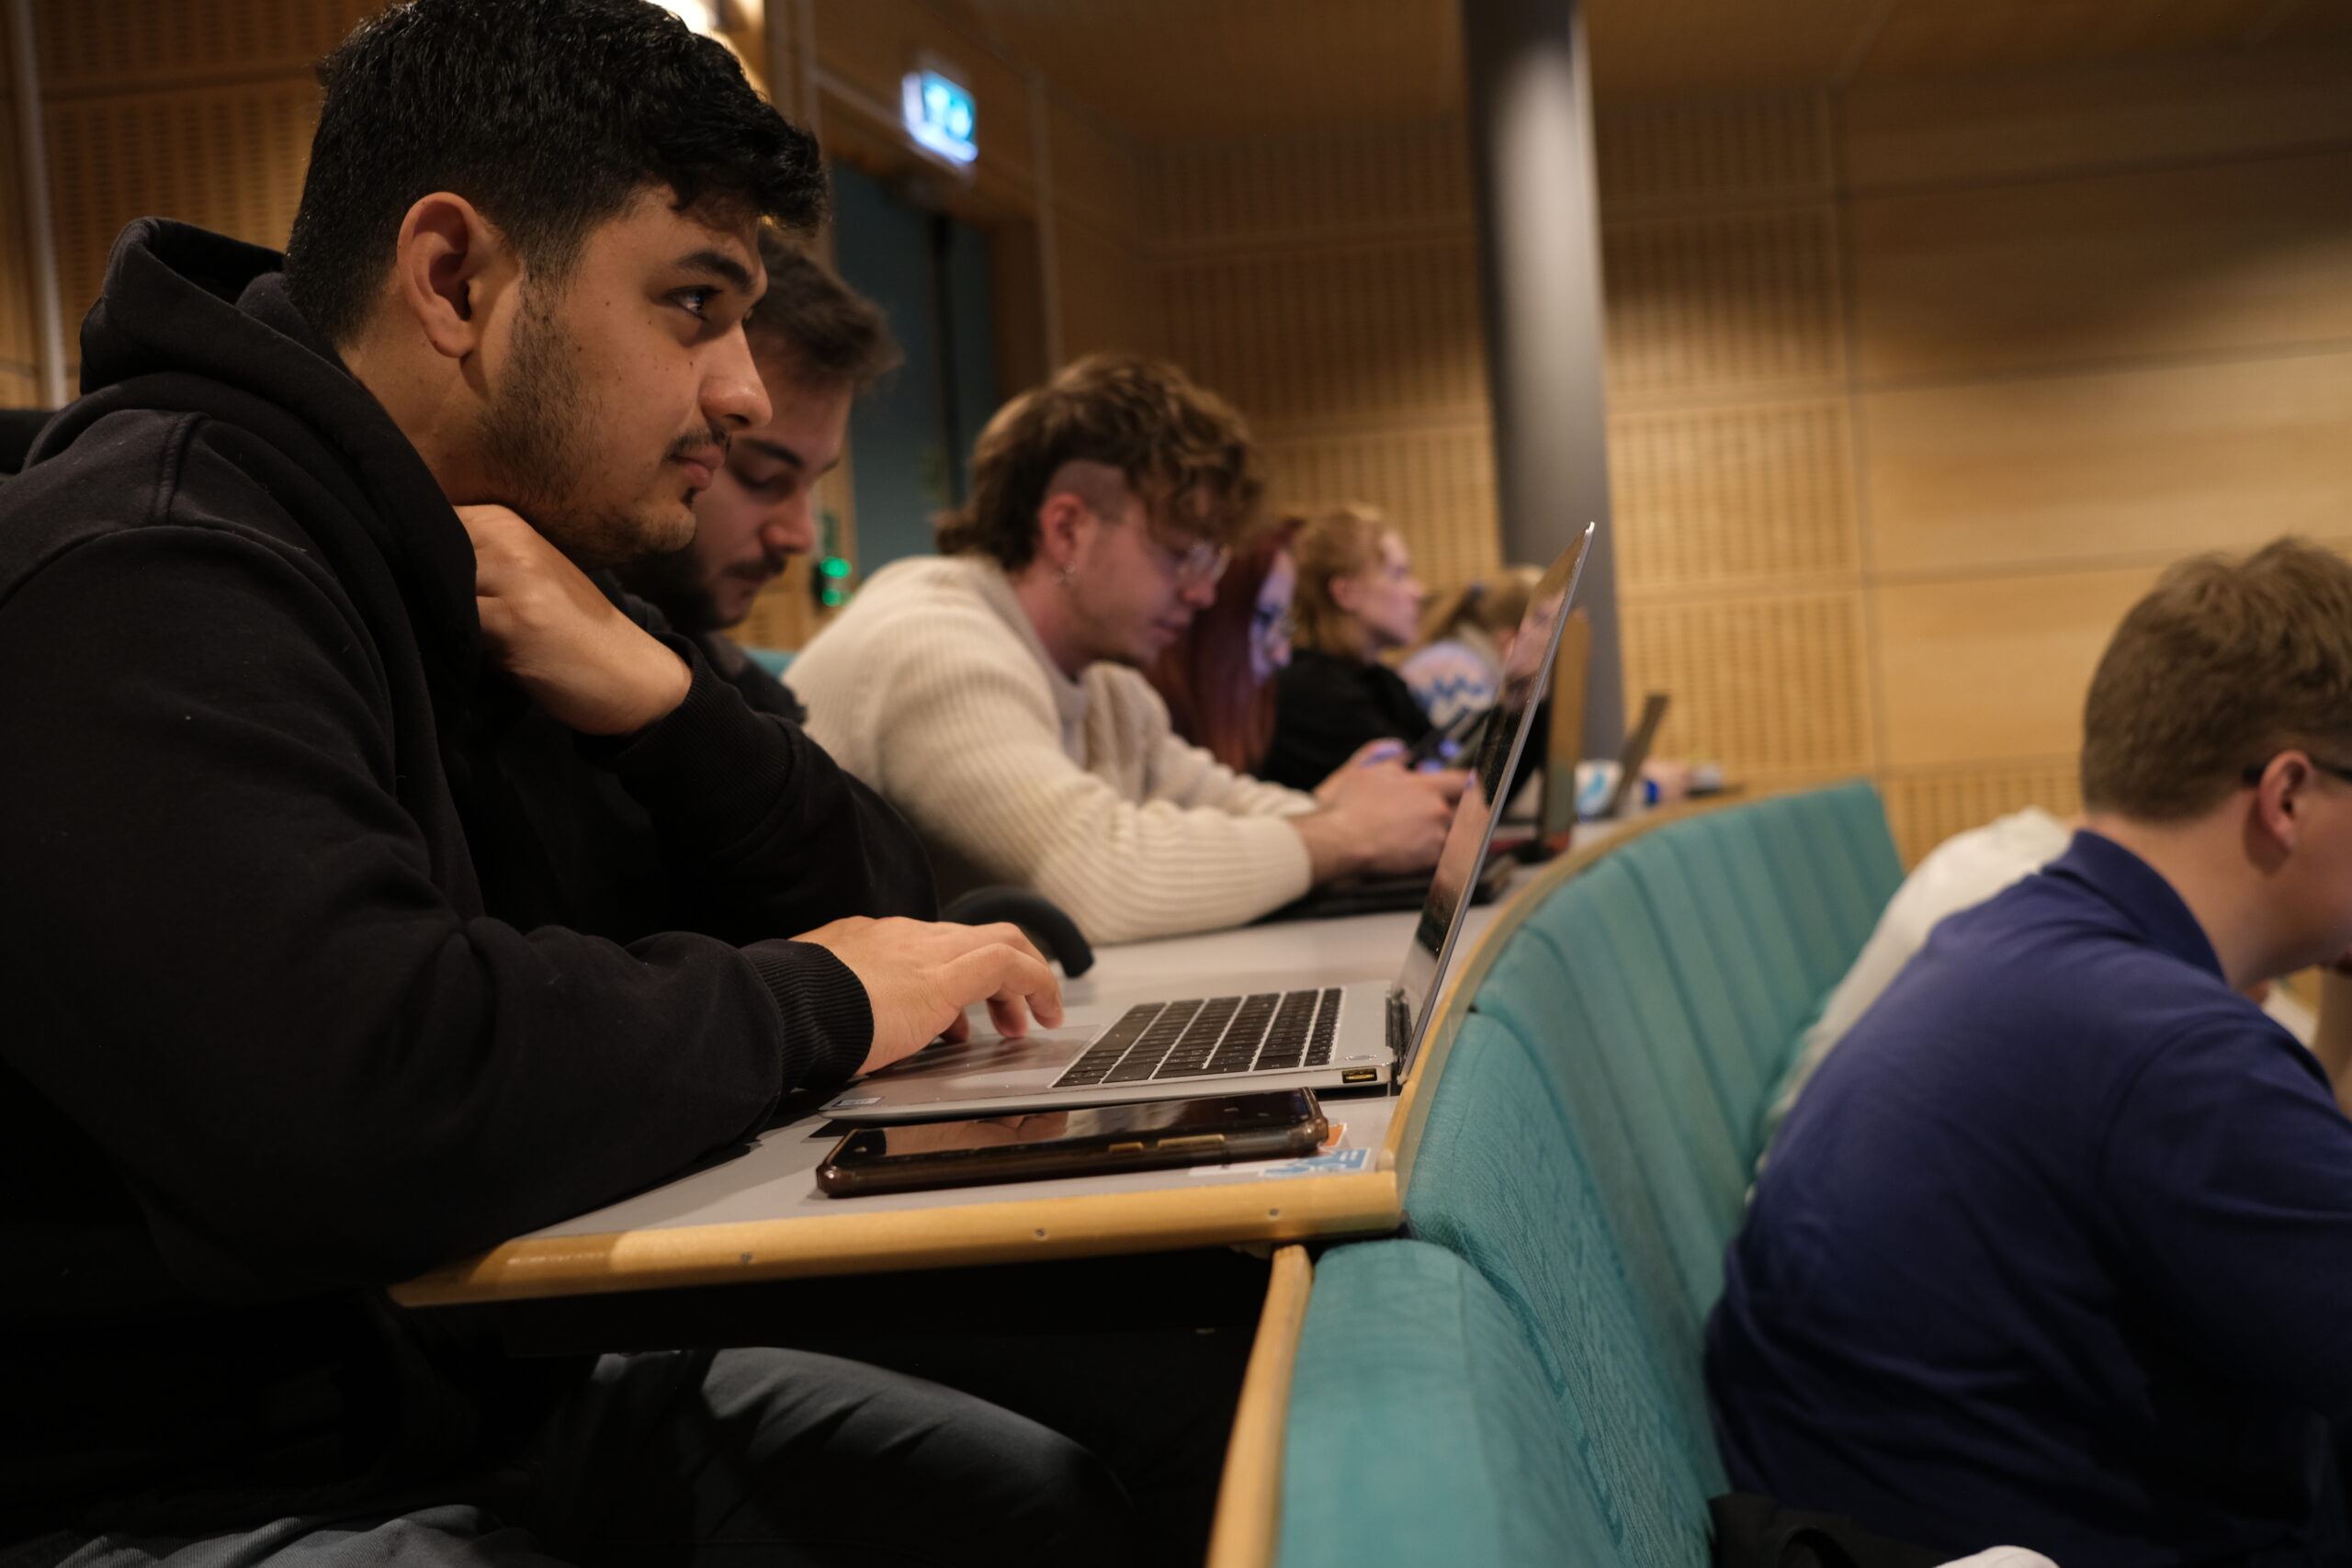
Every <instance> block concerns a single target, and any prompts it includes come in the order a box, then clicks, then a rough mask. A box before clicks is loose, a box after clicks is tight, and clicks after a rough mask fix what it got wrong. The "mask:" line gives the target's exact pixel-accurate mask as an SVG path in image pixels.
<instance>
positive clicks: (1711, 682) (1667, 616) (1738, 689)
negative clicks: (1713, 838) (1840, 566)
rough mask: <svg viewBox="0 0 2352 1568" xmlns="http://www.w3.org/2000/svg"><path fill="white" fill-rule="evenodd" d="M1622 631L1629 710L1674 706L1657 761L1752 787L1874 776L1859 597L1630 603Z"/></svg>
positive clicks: (1823, 595)
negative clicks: (1649, 697)
mask: <svg viewBox="0 0 2352 1568" xmlns="http://www.w3.org/2000/svg"><path fill="white" fill-rule="evenodd" d="M1620 626H1621V628H1622V633H1623V646H1624V656H1625V691H1626V694H1627V696H1628V698H1629V699H1630V701H1631V703H1633V704H1638V703H1639V701H1640V698H1641V694H1643V693H1644V692H1647V691H1660V692H1668V693H1671V694H1673V697H1674V706H1673V707H1672V708H1671V709H1670V710H1669V711H1668V717H1667V721H1666V724H1665V726H1664V728H1662V729H1661V730H1660V731H1659V735H1658V739H1657V753H1658V754H1659V755H1660V756H1668V757H1704V758H1714V759H1717V760H1720V761H1722V762H1723V764H1724V771H1725V772H1726V773H1728V774H1729V775H1730V776H1731V777H1733V778H1737V779H1747V780H1754V781H1770V780H1787V779H1795V778H1808V777H1828V776H1831V775H1834V774H1839V773H1863V772H1867V771H1868V770H1869V769H1870V767H1871V761H1872V759H1871V745H1870V728H1869V721H1868V713H1867V701H1866V689H1867V678H1866V675H1865V664H1866V661H1867V657H1868V656H1867V650H1866V648H1865V645H1864V642H1863V637H1862V596H1861V594H1860V592H1854V591H1850V590H1847V591H1839V592H1815V593H1788V594H1777V595H1771V596H1768V597H1757V598H1741V599H1720V600H1713V601H1710V602H1706V603H1696V604H1635V603H1631V602H1628V603H1626V604H1623V605H1622V606H1621V621H1620Z"/></svg>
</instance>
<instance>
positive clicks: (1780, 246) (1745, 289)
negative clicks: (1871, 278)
mask: <svg viewBox="0 0 2352 1568" xmlns="http://www.w3.org/2000/svg"><path fill="white" fill-rule="evenodd" d="M1602 258H1603V259H1602V268H1603V272H1604V274H1605V276H1606V278H1607V288H1608V297H1609V299H1608V304H1609V324H1608V332H1609V385H1610V390H1611V392H1612V393H1616V394H1623V395H1627V396H1642V395H1659V394H1676V393H1690V392H1698V391H1727V390H1734V389H1747V388H1762V387H1772V386H1787V385H1805V384H1818V383H1821V382H1824V381H1831V380H1836V379H1838V378H1842V376H1843V375H1844V373H1845V359H1844V356H1845V335H1844V325H1843V319H1842V318H1843V313H1842V310H1841V303H1840V294H1839V284H1838V225H1837V215H1836V212H1835V211H1834V209H1830V208H1826V207H1821V208H1797V209H1781V210H1770V211H1761V212H1741V213H1729V214H1724V215H1721V216H1710V217H1704V218H1691V219H1675V220H1658V221H1655V222H1652V221H1641V222H1629V223H1622V224H1612V225H1611V226H1610V227H1609V228H1608V230H1607V231H1606V233H1605V235H1604V238H1603V244H1602Z"/></svg>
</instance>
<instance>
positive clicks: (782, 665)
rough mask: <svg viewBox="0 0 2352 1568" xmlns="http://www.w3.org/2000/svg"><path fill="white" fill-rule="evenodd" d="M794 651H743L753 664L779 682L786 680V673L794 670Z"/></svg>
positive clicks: (777, 649)
mask: <svg viewBox="0 0 2352 1568" xmlns="http://www.w3.org/2000/svg"><path fill="white" fill-rule="evenodd" d="M792 651H793V650H792V649H788V648H747V649H744V650H743V652H744V655H745V656H746V657H747V658H749V659H750V660H751V661H752V663H754V664H756V665H758V666H759V667H760V668H761V669H763V670H764V671H767V672H768V673H769V674H771V675H773V676H775V678H776V679H777V680H779V681H780V680H782V679H784V672H785V671H786V670H789V669H791V668H792Z"/></svg>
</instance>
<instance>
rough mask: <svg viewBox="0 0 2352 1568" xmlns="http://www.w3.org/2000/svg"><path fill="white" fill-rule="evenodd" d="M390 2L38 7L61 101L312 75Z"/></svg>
mask: <svg viewBox="0 0 2352 1568" xmlns="http://www.w3.org/2000/svg"><path fill="white" fill-rule="evenodd" d="M383 8H384V0H35V3H34V6H33V25H34V28H35V29H36V33H37V35H38V37H39V38H40V55H41V90H42V92H43V94H44V95H45V96H47V97H48V98H49V99H50V100H51V102H55V101H57V100H59V99H62V98H68V97H73V96H78V95H81V94H84V93H104V94H121V93H126V92H131V91H136V90H141V89H144V88H150V87H154V86H158V85H164V84H189V83H195V82H201V81H206V80H212V79H218V78H220V77H224V76H250V75H252V74H254V73H257V72H273V71H275V72H285V73H291V74H295V75H302V76H307V75H308V74H309V73H310V70H311V63H312V62H314V61H316V60H317V59H318V58H319V57H320V56H321V55H322V54H324V53H326V52H327V51H329V50H331V49H333V48H334V46H335V45H336V44H338V43H340V42H342V41H343V39H344V35H345V34H346V33H348V32H349V31H350V30H351V29H352V28H354V27H356V25H358V23H359V22H360V21H361V20H362V19H364V18H366V17H370V16H373V15H374V14H375V13H377V12H378V11H380V10H382V9H383Z"/></svg>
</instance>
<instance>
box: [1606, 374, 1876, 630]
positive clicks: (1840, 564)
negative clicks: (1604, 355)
mask: <svg viewBox="0 0 2352 1568" xmlns="http://www.w3.org/2000/svg"><path fill="white" fill-rule="evenodd" d="M1609 474H1610V484H1611V491H1612V496H1611V499H1612V501H1613V502H1614V505H1615V508H1616V515H1617V547H1618V555H1617V581H1618V586H1619V588H1620V589H1621V590H1623V592H1627V593H1629V594H1638V593H1641V592H1656V591H1662V590H1663V591H1679V590H1690V589H1703V588H1721V587H1725V586H1731V585H1740V584H1752V583H1754V582H1756V581H1760V580H1769V579H1773V578H1792V577H1796V578H1803V577H1820V576H1824V575H1831V574H1851V573H1852V572H1854V571H1855V570H1857V569H1858V568H1859V566H1860V560H1859V549H1858V540H1857V537H1856V532H1855V524H1854V506H1853V482H1852V479H1853V451H1852V440H1851V436H1850V434H1849V419H1848V414H1847V409H1846V403H1845V401H1844V400H1842V399H1836V400H1831V399H1820V400H1811V401H1806V402H1798V403H1747V404H1737V405H1734V406H1731V407H1727V408H1704V409H1688V410H1680V409H1678V410H1674V411H1671V412H1656V413H1632V414H1621V415H1619V416H1618V417H1617V418H1616V419H1615V420H1613V421H1612V422H1611V426H1610V443H1609Z"/></svg>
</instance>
